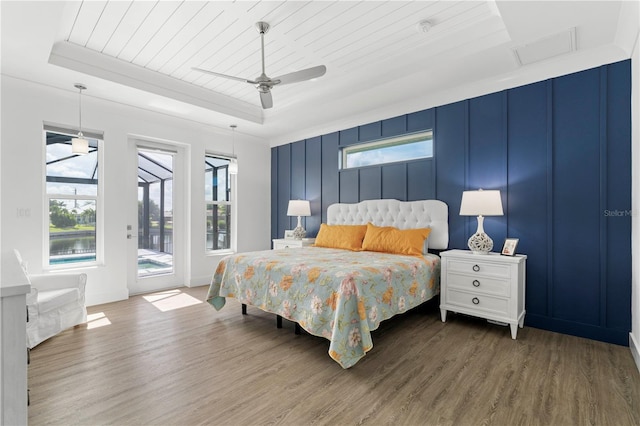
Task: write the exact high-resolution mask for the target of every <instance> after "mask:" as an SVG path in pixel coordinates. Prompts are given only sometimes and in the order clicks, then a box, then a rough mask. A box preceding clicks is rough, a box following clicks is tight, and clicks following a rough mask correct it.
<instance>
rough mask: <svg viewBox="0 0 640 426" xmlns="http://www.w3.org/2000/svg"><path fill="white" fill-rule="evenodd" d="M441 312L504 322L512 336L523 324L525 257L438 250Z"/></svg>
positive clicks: (444, 318) (514, 335) (444, 316)
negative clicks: (451, 312) (440, 264)
mask: <svg viewBox="0 0 640 426" xmlns="http://www.w3.org/2000/svg"><path fill="white" fill-rule="evenodd" d="M440 256H441V258H442V269H441V271H442V273H441V277H440V314H441V316H442V322H445V321H446V319H447V311H453V312H459V313H461V314H467V315H473V316H476V317H480V318H486V319H488V320H493V321H498V322H502V323H507V324H509V326H510V327H511V338H513V339H515V338H516V335H517V333H518V326H520V328H522V327H523V325H524V315H525V309H524V296H525V272H526V259H527V256H525V255H521V254H517V255H515V256H502V255H500V254H499V253H489V254H486V255H482V254H473V253H472V252H471V251H468V250H449V251H444V252H442V253H440Z"/></svg>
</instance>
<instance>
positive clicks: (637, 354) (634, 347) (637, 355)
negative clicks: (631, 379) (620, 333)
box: [629, 333, 640, 371]
mask: <svg viewBox="0 0 640 426" xmlns="http://www.w3.org/2000/svg"><path fill="white" fill-rule="evenodd" d="M629 349H631V355H632V356H633V360H634V361H635V362H636V367H637V368H638V371H640V345H638V342H637V341H636V339H635V338H634V337H633V334H632V333H629Z"/></svg>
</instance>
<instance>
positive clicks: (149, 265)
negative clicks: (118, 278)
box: [138, 260, 171, 269]
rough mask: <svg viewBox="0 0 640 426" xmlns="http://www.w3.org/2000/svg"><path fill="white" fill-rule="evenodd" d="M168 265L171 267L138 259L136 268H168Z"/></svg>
mask: <svg viewBox="0 0 640 426" xmlns="http://www.w3.org/2000/svg"><path fill="white" fill-rule="evenodd" d="M169 267H171V265H166V264H164V263H158V262H153V261H151V260H138V269H159V268H169Z"/></svg>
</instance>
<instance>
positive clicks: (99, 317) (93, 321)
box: [87, 312, 111, 330]
mask: <svg viewBox="0 0 640 426" xmlns="http://www.w3.org/2000/svg"><path fill="white" fill-rule="evenodd" d="M105 325H111V321H109V318H107V316H106V315H105V314H104V312H97V313H95V314H87V330H91V329H92V328H98V327H104V326H105Z"/></svg>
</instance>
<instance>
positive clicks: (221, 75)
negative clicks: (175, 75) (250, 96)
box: [191, 67, 257, 84]
mask: <svg viewBox="0 0 640 426" xmlns="http://www.w3.org/2000/svg"><path fill="white" fill-rule="evenodd" d="M191 69H192V70H194V71H200V72H203V73H205V74H211V75H215V76H216V77H223V78H228V79H230V80H236V81H242V82H245V83H250V84H257V82H255V81H253V80H247V79H246V78H242V77H234V76H232V75H227V74H220V73H219V72H214V71H209V70H203V69H202V68H196V67H193V68H191Z"/></svg>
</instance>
